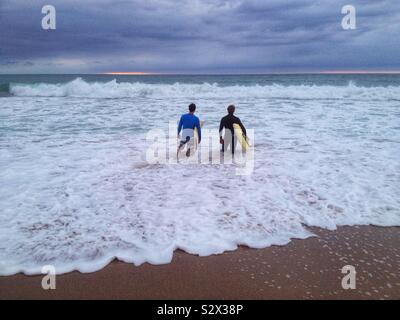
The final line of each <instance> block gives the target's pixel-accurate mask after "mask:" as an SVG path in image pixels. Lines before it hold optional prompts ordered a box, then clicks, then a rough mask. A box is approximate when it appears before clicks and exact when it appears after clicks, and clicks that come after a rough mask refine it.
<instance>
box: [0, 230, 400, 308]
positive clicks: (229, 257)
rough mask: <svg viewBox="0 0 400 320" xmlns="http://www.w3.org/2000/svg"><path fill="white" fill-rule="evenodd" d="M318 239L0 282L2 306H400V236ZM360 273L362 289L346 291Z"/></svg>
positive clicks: (348, 233)
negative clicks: (347, 269) (279, 302)
mask: <svg viewBox="0 0 400 320" xmlns="http://www.w3.org/2000/svg"><path fill="white" fill-rule="evenodd" d="M312 231H313V232H314V233H316V234H317V235H318V237H313V238H309V239H305V240H293V241H292V242H290V243H289V244H288V245H286V246H272V247H269V248H265V249H249V248H246V247H241V248H239V249H238V250H236V251H232V252H226V253H224V254H221V255H214V256H208V257H198V256H194V255H190V254H187V253H184V252H182V251H177V252H175V254H174V259H173V261H172V263H170V264H166V265H159V266H154V265H149V264H144V265H142V266H139V267H136V266H134V265H131V264H126V263H122V262H118V261H115V262H113V263H111V264H110V265H108V266H107V267H106V268H104V269H102V270H100V271H98V272H95V273H89V274H81V273H79V272H72V273H69V274H65V275H60V276H57V289H56V290H47V291H46V290H43V289H42V288H41V280H42V276H25V275H22V274H18V275H15V276H9V277H0V299H396V300H398V299H400V228H399V227H391V228H381V227H372V226H363V227H357V226H356V227H341V228H339V229H338V230H336V231H327V230H322V229H312ZM345 265H352V266H354V267H355V269H356V272H357V274H356V289H355V290H351V289H349V290H344V289H343V288H342V286H341V282H342V277H343V276H345V275H344V274H342V273H341V270H342V267H343V266H345Z"/></svg>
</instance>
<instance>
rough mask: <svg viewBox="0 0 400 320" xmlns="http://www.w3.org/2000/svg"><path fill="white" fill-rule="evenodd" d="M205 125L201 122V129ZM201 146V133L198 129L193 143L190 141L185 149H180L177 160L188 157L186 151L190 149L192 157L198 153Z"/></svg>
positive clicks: (195, 129) (194, 134) (195, 131)
mask: <svg viewBox="0 0 400 320" xmlns="http://www.w3.org/2000/svg"><path fill="white" fill-rule="evenodd" d="M203 125H204V121H200V128H203ZM198 146H199V133H198V131H197V128H194V133H193V141H189V142H188V143H187V144H186V145H185V146H184V147H183V148H181V149H179V150H178V152H177V158H178V159H179V158H181V159H182V158H183V157H185V158H186V157H187V156H186V151H187V149H188V148H190V155H189V157H191V156H193V155H194V154H195V153H196V151H197V148H198Z"/></svg>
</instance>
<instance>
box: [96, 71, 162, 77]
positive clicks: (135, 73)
mask: <svg viewBox="0 0 400 320" xmlns="http://www.w3.org/2000/svg"><path fill="white" fill-rule="evenodd" d="M103 74H107V75H114V76H146V75H152V74H156V73H150V72H106V73H103Z"/></svg>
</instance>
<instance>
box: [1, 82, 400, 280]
mask: <svg viewBox="0 0 400 320" xmlns="http://www.w3.org/2000/svg"><path fill="white" fill-rule="evenodd" d="M191 102H194V103H196V104H197V112H196V114H197V115H198V116H199V117H200V118H201V120H204V121H205V124H204V129H207V128H208V129H215V130H217V129H218V126H219V121H220V118H221V117H222V116H224V115H225V113H226V107H227V106H228V105H229V104H231V103H234V104H235V105H236V113H235V114H236V115H237V116H238V117H240V118H241V120H242V122H243V124H244V125H245V126H246V128H247V129H251V130H253V131H254V138H253V141H252V143H253V147H254V149H253V150H254V168H253V170H252V172H251V174H248V175H237V174H235V173H234V172H235V168H236V166H235V164H219V165H218V164H211V163H209V164H207V163H205V164H204V163H201V164H196V163H193V164H183V163H158V164H150V163H148V161H146V159H147V158H146V152H147V151H148V149H149V141H148V140H146V135H147V134H148V132H149V131H151V130H154V129H156V130H167V129H168V124H169V123H171V122H172V123H174V121H175V122H176V121H178V120H179V117H180V115H181V114H183V113H185V112H186V111H187V106H188V105H189V103H191ZM212 148H213V150H212V152H216V153H218V152H219V151H218V149H219V148H220V146H219V145H212ZM399 159H400V75H368V74H365V75H311V74H309V75H240V76H238V75H227V76H217V75H216V76H207V75H202V76H199V75H197V76H192V75H183V76H178V75H176V76H167V75H164V76H150V75H149V76H114V75H0V182H1V183H0V275H10V274H15V273H19V272H23V273H26V274H39V273H41V270H42V267H43V266H45V265H52V266H54V267H55V269H56V271H57V273H65V272H70V271H72V270H79V271H81V272H94V271H96V270H99V269H101V268H103V267H104V266H105V265H107V264H108V263H109V262H111V261H112V260H113V259H115V258H117V259H119V260H121V261H125V262H128V263H133V264H135V265H140V264H142V263H145V262H148V263H152V264H163V263H169V262H170V261H171V259H172V256H173V252H174V251H175V250H176V249H181V250H184V251H186V252H187V253H190V254H195V255H200V256H207V255H211V254H219V253H222V252H224V251H228V250H235V249H236V248H237V247H238V246H239V245H244V246H249V247H251V248H264V247H267V246H271V245H274V244H275V245H285V244H287V243H289V242H290V241H291V239H293V238H299V239H303V238H307V237H310V236H313V233H312V232H311V231H310V230H309V228H308V227H320V228H326V229H330V230H334V229H335V228H337V227H338V226H342V225H349V226H350V225H369V224H372V225H377V226H400V197H399V194H400V161H399Z"/></svg>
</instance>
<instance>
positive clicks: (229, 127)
mask: <svg viewBox="0 0 400 320" xmlns="http://www.w3.org/2000/svg"><path fill="white" fill-rule="evenodd" d="M234 123H237V124H238V125H239V126H240V128H241V129H242V131H243V134H244V135H245V136H246V128H245V127H244V125H243V124H242V121H240V119H239V118H238V117H235V116H234V115H233V114H228V115H226V116H225V117H223V118H222V119H221V123H220V125H219V136H220V137H221V138H222V130H223V129H224V128H225V136H224V143H223V144H222V152H224V151H225V150H227V149H228V147H229V146H230V147H231V150H232V153H235V148H236V140H237V139H234V136H235V133H234V130H233V124H234ZM232 142H234V143H232Z"/></svg>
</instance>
